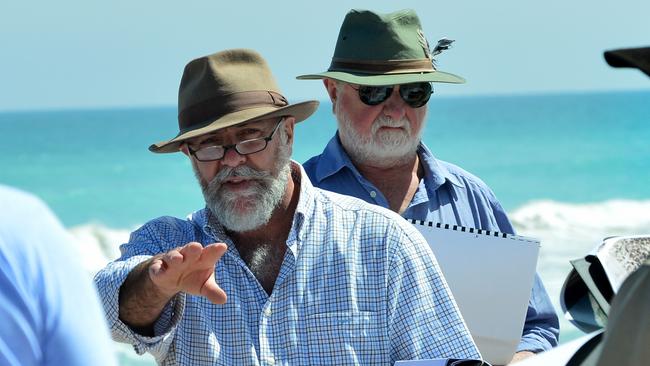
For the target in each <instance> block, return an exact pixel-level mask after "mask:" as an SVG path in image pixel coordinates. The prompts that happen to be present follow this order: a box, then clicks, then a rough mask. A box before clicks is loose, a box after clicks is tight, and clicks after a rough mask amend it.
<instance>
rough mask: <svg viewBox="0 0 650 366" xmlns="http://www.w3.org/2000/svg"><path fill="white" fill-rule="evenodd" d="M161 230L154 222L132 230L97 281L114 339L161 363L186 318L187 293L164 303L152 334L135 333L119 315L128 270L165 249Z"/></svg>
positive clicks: (98, 275) (99, 273) (97, 276)
mask: <svg viewBox="0 0 650 366" xmlns="http://www.w3.org/2000/svg"><path fill="white" fill-rule="evenodd" d="M159 231H160V230H159V228H156V224H155V223H149V224H147V225H145V226H143V227H142V228H140V229H139V230H137V231H135V232H133V233H132V234H131V237H130V239H129V242H128V243H126V244H124V245H122V246H121V247H120V250H121V251H122V256H121V257H120V258H119V259H117V260H116V261H114V262H111V263H109V264H108V265H107V266H106V267H105V268H103V269H102V270H101V271H99V272H98V273H97V275H96V276H95V284H96V285H97V289H98V291H99V295H100V298H101V300H102V303H103V305H104V311H105V313H106V318H107V320H108V325H109V327H110V330H111V335H112V337H113V339H114V340H116V341H118V342H123V343H128V344H131V345H133V348H134V349H135V351H136V352H137V353H138V354H140V355H141V354H143V353H145V352H149V353H150V354H152V355H153V356H154V358H156V360H158V361H159V362H160V361H162V360H163V359H164V358H165V356H166V354H167V352H168V351H169V348H170V346H171V344H172V342H173V339H174V335H175V331H176V328H177V327H178V325H179V323H180V321H181V319H182V317H183V313H184V309H185V294H179V295H177V296H176V297H174V298H173V299H172V300H171V301H170V302H169V303H168V304H167V305H166V306H165V308H164V309H163V312H162V313H161V316H160V317H159V318H158V320H157V321H156V323H155V324H154V336H153V337H147V336H143V335H140V334H138V333H136V332H134V331H133V330H132V329H131V328H130V327H129V326H128V325H126V324H125V323H124V322H122V321H121V320H120V318H119V292H120V287H121V286H122V284H123V283H124V281H125V280H126V278H127V276H128V275H129V273H130V272H131V271H132V270H133V268H135V267H136V266H137V265H138V264H140V263H142V262H143V261H146V260H148V259H149V258H151V257H152V256H153V255H156V254H158V253H161V252H163V251H164V249H163V248H162V246H161V244H160V242H159V240H161V238H159V237H158V235H156V234H155V233H157V232H159Z"/></svg>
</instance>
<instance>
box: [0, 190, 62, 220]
mask: <svg viewBox="0 0 650 366" xmlns="http://www.w3.org/2000/svg"><path fill="white" fill-rule="evenodd" d="M0 207H2V208H3V209H2V210H0V216H5V215H6V216H8V217H9V215H11V217H16V216H22V215H25V216H31V215H35V214H47V215H51V211H50V209H49V208H48V207H47V205H46V204H45V202H43V201H42V200H41V199H40V198H38V197H36V196H35V195H33V194H31V193H28V192H25V191H22V190H20V189H18V188H13V187H9V186H5V185H0Z"/></svg>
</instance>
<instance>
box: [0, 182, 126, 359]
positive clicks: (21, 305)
mask: <svg viewBox="0 0 650 366" xmlns="http://www.w3.org/2000/svg"><path fill="white" fill-rule="evenodd" d="M0 207H2V210H0V319H2V322H0V364H2V365H115V364H116V363H115V356H114V354H113V346H112V343H111V342H110V339H109V337H108V329H107V328H106V321H105V319H104V316H103V314H102V312H101V308H100V305H99V301H98V299H97V294H96V293H95V289H94V288H93V286H92V283H91V281H90V274H89V273H86V272H85V271H84V270H83V268H82V266H81V265H80V263H79V261H78V253H76V252H75V251H74V249H73V248H72V245H71V238H70V237H69V236H68V234H67V232H66V231H65V229H64V228H63V227H62V226H61V224H60V223H59V221H58V220H57V219H56V217H55V216H54V215H53V214H52V212H51V211H50V210H49V208H47V206H46V205H45V204H44V203H43V202H42V201H41V200H40V199H38V198H36V197H35V196H33V195H31V194H28V193H25V192H22V191H19V190H16V189H13V188H9V187H4V186H0Z"/></svg>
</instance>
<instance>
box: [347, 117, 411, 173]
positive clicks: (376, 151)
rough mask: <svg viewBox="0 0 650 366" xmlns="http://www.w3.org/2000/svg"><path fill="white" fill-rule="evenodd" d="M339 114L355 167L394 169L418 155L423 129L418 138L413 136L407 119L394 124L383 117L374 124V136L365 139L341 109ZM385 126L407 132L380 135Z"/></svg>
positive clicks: (372, 131) (385, 132) (386, 132)
mask: <svg viewBox="0 0 650 366" xmlns="http://www.w3.org/2000/svg"><path fill="white" fill-rule="evenodd" d="M335 114H336V119H337V120H338V127H339V137H340V138H341V143H342V144H343V146H344V147H345V151H346V152H347V153H348V155H350V158H351V159H352V161H354V162H355V163H358V164H369V165H373V166H378V167H391V166H394V165H398V164H401V163H406V162H408V161H409V160H410V159H412V158H413V157H414V156H415V154H416V152H417V149H418V146H419V144H420V136H421V133H422V128H421V129H420V131H418V134H417V135H415V136H411V124H410V123H409V121H408V120H407V119H406V118H404V119H403V120H401V121H393V120H392V119H390V118H388V117H385V116H380V117H378V118H377V119H376V120H375V121H374V122H373V124H372V128H371V135H370V136H361V135H360V134H359V133H358V132H357V131H356V130H355V129H354V127H353V126H352V124H353V122H352V121H351V120H350V118H349V117H348V116H347V114H345V113H344V112H343V111H342V110H341V108H340V107H339V106H337V108H336V113H335ZM383 126H390V127H403V128H404V132H403V133H401V132H397V131H393V132H388V131H382V132H378V130H379V128H380V127H383Z"/></svg>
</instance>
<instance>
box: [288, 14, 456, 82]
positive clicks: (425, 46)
mask: <svg viewBox="0 0 650 366" xmlns="http://www.w3.org/2000/svg"><path fill="white" fill-rule="evenodd" d="M433 61H434V60H433V56H432V55H431V50H430V48H429V43H428V42H427V40H426V38H425V37H424V32H423V31H422V26H421V25H420V19H418V16H417V14H415V11H413V10H410V9H406V10H400V11H396V12H394V13H389V14H378V13H375V12H372V11H370V10H351V11H350V12H348V14H347V15H346V16H345V19H344V20H343V24H342V25H341V30H340V31H339V38H338V40H337V42H336V48H335V49H334V56H333V57H332V63H331V64H330V67H329V69H328V70H327V71H326V72H322V73H320V74H308V75H301V76H298V77H297V78H298V79H301V80H313V79H325V78H331V79H335V80H340V81H344V82H347V83H352V84H360V85H375V86H376V85H396V84H407V83H415V82H422V81H433V82H439V83H464V82H465V80H464V79H463V78H462V77H460V76H457V75H454V74H450V73H446V72H442V71H438V70H436V67H435V65H434V63H433Z"/></svg>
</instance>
